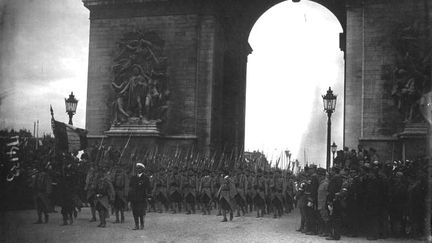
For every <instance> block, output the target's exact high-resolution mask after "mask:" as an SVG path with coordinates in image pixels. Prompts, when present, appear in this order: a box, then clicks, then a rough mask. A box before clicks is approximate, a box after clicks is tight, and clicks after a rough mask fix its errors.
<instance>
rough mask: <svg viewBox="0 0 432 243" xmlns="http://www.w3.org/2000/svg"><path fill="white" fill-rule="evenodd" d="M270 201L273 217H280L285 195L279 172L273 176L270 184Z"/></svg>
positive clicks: (282, 180)
mask: <svg viewBox="0 0 432 243" xmlns="http://www.w3.org/2000/svg"><path fill="white" fill-rule="evenodd" d="M270 191H271V194H270V199H271V205H272V207H273V217H274V218H276V217H277V216H279V217H281V216H282V212H283V202H284V197H283V195H284V194H285V191H284V179H283V178H282V177H281V175H280V171H278V172H276V173H275V176H274V178H273V180H272V181H271V184H270Z"/></svg>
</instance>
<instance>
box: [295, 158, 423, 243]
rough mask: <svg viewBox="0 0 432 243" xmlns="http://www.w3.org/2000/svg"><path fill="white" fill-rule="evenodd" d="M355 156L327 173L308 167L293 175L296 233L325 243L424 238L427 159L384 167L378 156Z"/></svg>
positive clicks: (388, 164) (385, 164)
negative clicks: (346, 238) (298, 216)
mask: <svg viewBox="0 0 432 243" xmlns="http://www.w3.org/2000/svg"><path fill="white" fill-rule="evenodd" d="M374 152H375V151H374ZM360 153H363V152H360ZM363 154H364V153H363ZM356 155H357V153H356V151H351V152H350V153H349V154H348V157H346V158H347V160H345V161H342V160H341V159H340V158H339V159H340V160H339V161H340V162H341V163H340V164H339V165H337V166H336V167H333V168H332V169H331V170H330V171H326V170H325V169H323V168H316V166H307V167H305V169H304V171H302V172H301V173H300V174H299V175H298V176H297V185H298V190H297V193H296V196H295V199H296V201H297V206H298V207H299V209H300V213H301V222H300V227H299V229H298V231H300V232H302V233H305V234H307V235H317V236H321V237H325V238H326V239H327V240H339V239H340V237H341V235H346V236H349V237H358V236H365V237H366V238H367V239H368V240H377V239H385V238H387V237H409V238H420V239H421V238H422V237H424V230H425V222H424V215H425V212H426V211H425V209H426V205H425V196H426V190H427V170H426V168H427V160H426V159H420V158H419V159H417V160H415V161H404V162H400V161H395V162H390V161H388V162H385V163H382V162H380V161H379V160H377V159H378V157H377V155H376V153H374V154H373V159H374V160H372V159H371V157H363V156H362V157H361V159H360V160H357V161H356V158H357V156H356ZM342 164H345V165H344V166H341V165H342ZM429 227H430V225H429Z"/></svg>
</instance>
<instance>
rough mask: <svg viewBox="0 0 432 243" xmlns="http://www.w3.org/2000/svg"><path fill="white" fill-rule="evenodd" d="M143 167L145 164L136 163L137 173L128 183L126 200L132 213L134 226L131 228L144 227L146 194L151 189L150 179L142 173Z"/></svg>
mask: <svg viewBox="0 0 432 243" xmlns="http://www.w3.org/2000/svg"><path fill="white" fill-rule="evenodd" d="M144 169H145V166H144V165H143V164H142V163H137V164H136V171H137V174H136V175H134V176H132V178H131V179H130V183H129V194H128V200H129V201H130V203H131V209H132V214H133V217H134V222H135V228H133V230H138V229H144V216H145V214H146V207H147V195H148V194H149V192H150V190H151V186H150V180H149V178H148V177H147V176H146V175H145V174H144Z"/></svg>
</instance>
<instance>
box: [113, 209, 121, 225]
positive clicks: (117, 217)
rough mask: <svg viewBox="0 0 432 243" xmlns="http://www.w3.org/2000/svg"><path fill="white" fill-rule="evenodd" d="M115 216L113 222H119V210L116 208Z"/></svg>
mask: <svg viewBox="0 0 432 243" xmlns="http://www.w3.org/2000/svg"><path fill="white" fill-rule="evenodd" d="M115 217H116V220H115V221H114V224H118V223H120V218H119V212H118V210H116V211H115Z"/></svg>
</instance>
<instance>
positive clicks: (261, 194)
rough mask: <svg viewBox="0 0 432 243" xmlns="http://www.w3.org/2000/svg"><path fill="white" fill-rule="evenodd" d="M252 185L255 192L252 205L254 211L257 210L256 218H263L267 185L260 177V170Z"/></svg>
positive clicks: (261, 176)
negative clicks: (253, 205)
mask: <svg viewBox="0 0 432 243" xmlns="http://www.w3.org/2000/svg"><path fill="white" fill-rule="evenodd" d="M253 185H254V187H253V188H254V190H255V193H254V195H255V196H254V204H255V209H256V210H257V218H259V217H263V213H264V210H265V198H266V196H265V195H266V194H267V183H266V180H265V178H264V177H263V175H262V172H261V170H259V171H258V173H257V175H256V177H255V181H254V183H253Z"/></svg>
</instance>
